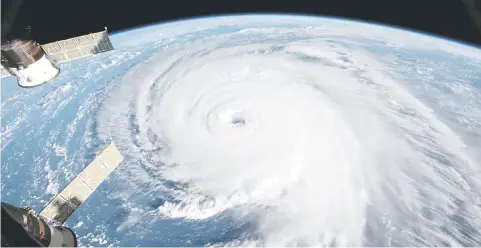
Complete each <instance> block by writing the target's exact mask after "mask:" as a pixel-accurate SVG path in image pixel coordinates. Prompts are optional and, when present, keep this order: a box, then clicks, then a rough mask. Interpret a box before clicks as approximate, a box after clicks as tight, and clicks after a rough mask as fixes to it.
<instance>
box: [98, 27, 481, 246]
mask: <svg viewBox="0 0 481 248" xmlns="http://www.w3.org/2000/svg"><path fill="white" fill-rule="evenodd" d="M346 30H347V31H346V32H350V33H349V34H352V35H356V37H360V36H361V35H365V33H363V32H366V31H363V32H361V31H356V30H357V29H355V28H354V29H347V28H346ZM373 30H374V31H371V33H370V36H369V37H381V36H382V32H377V31H376V29H373ZM341 33H342V32H341V31H338V32H337V33H336V29H329V28H327V27H325V26H323V25H319V26H309V27H303V28H297V27H289V26H286V27H270V28H265V27H263V28H245V29H241V30H239V31H233V32H227V33H214V34H208V35H203V36H202V37H200V38H197V39H191V40H183V41H179V42H172V44H171V45H169V46H165V47H163V48H162V49H161V50H160V51H159V52H157V53H155V54H153V55H152V56H151V57H150V58H149V59H146V60H144V61H142V62H140V63H138V64H137V65H136V66H134V67H133V68H131V69H130V70H129V71H128V72H127V73H126V74H125V75H124V76H123V78H122V81H121V82H120V84H119V85H118V86H117V87H116V88H115V89H114V90H113V92H112V93H111V94H110V96H109V99H108V100H107V101H106V102H105V104H104V107H103V108H102V110H101V112H100V113H99V116H98V118H99V121H98V123H99V130H100V133H101V134H102V135H103V137H104V138H105V139H107V138H108V137H112V138H113V140H114V141H115V142H116V144H118V146H119V147H121V148H122V150H123V151H125V153H126V161H127V162H126V165H125V167H126V169H124V171H123V172H122V173H121V175H120V177H122V178H123V180H125V181H126V182H129V183H131V184H132V185H141V184H142V185H149V187H151V188H156V189H159V190H160V191H161V192H162V194H164V195H165V196H163V197H165V199H166V200H165V201H164V202H163V203H162V204H161V205H160V206H158V208H157V212H158V217H159V218H185V219H193V220H200V219H208V218H211V217H214V216H216V215H218V214H221V213H225V212H228V213H229V215H231V217H232V218H235V219H239V220H240V219H249V220H250V222H252V223H251V225H252V229H251V230H249V232H251V234H248V235H245V236H244V238H243V239H239V240H237V241H232V242H230V243H219V244H218V245H266V246H292V245H300V246H306V245H308V246H312V245H381V246H384V245H386V246H387V245H403V246H411V245H412V246H417V245H475V244H480V243H481V234H480V231H479V230H481V209H480V203H479V192H481V191H480V190H481V187H480V183H479V180H478V179H476V178H475V177H473V176H472V175H470V174H469V173H470V172H472V171H475V170H476V168H479V166H480V163H479V157H476V156H475V155H473V154H475V153H476V152H477V151H479V150H473V149H479V143H478V144H477V145H478V146H477V147H475V148H472V147H474V146H471V148H470V149H471V150H469V149H466V144H465V142H464V140H463V139H462V137H461V136H460V135H458V134H457V133H456V132H457V131H456V130H453V129H452V128H451V127H450V126H449V125H447V124H445V123H444V121H443V119H442V118H440V117H439V116H438V114H439V113H438V112H435V111H433V110H432V109H431V108H430V107H429V106H427V105H426V104H425V103H424V102H423V101H421V100H420V99H418V97H417V96H416V95H415V94H414V93H413V92H412V90H410V89H409V88H408V87H407V86H406V85H407V83H408V82H404V81H403V80H404V79H403V77H402V75H398V74H397V72H395V71H393V69H392V67H391V66H390V65H387V64H385V59H389V56H390V55H389V54H385V55H379V54H375V53H374V52H373V51H369V50H367V49H362V47H361V46H359V45H356V44H357V43H356V42H359V41H357V40H351V39H350V38H349V37H348V36H342V35H340V34H341ZM395 34H396V33H395V32H394V31H393V35H395ZM386 36H387V35H386ZM346 37H347V38H346ZM395 37H401V35H398V36H395ZM404 38H405V37H404ZM374 39H375V38H373V40H374ZM406 39H407V38H406ZM430 39H431V38H430ZM432 39H434V38H432ZM394 40H395V39H394ZM442 42H444V41H442ZM420 43H422V42H420ZM418 45H419V46H422V44H418ZM393 46H395V45H393ZM453 47H454V46H453ZM454 50H455V48H453V51H454ZM460 50H461V49H460ZM478 61H479V58H478ZM472 90H474V88H473V89H472ZM474 121H477V123H480V122H481V120H480V119H474ZM167 185H170V186H167ZM172 185H175V186H172ZM132 190H133V191H135V190H134V189H132ZM160 191H159V192H160Z"/></svg>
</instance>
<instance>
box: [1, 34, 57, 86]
mask: <svg viewBox="0 0 481 248" xmlns="http://www.w3.org/2000/svg"><path fill="white" fill-rule="evenodd" d="M2 65H3V66H4V67H5V69H7V70H8V71H9V72H10V73H11V74H12V75H15V76H16V77H17V78H18V84H19V85H20V86H22V87H34V86H37V85H40V84H43V83H45V82H47V81H48V80H50V79H52V78H54V77H55V76H57V75H58V73H59V72H60V70H59V69H58V68H57V67H56V66H55V65H54V64H53V63H52V62H51V61H50V60H49V59H48V57H47V56H46V55H45V52H44V51H43V49H42V47H40V45H39V44H38V43H37V42H35V41H33V40H21V39H14V40H10V41H6V42H5V43H3V44H2Z"/></svg>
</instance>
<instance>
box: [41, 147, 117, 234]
mask: <svg viewBox="0 0 481 248" xmlns="http://www.w3.org/2000/svg"><path fill="white" fill-rule="evenodd" d="M122 159H123V158H122V155H121V154H120V152H119V151H118V150H117V148H116V147H115V145H114V143H111V144H110V145H108V146H107V148H105V149H104V150H103V151H102V152H101V153H100V154H99V155H97V156H96V158H95V159H94V160H93V161H92V162H91V163H90V164H89V165H88V166H87V167H85V169H84V170H83V171H82V172H80V174H79V175H78V176H77V177H75V178H74V179H73V180H72V181H71V182H70V183H69V184H68V185H67V186H66V187H65V188H64V189H63V190H62V191H61V192H60V193H59V194H58V195H57V196H55V197H54V198H53V200H52V201H51V202H50V203H49V204H48V205H47V206H46V207H45V208H44V209H43V210H42V211H41V212H40V217H42V218H44V219H46V220H48V221H52V222H54V223H56V224H60V225H61V224H63V223H64V222H65V221H66V220H67V219H68V217H70V215H72V213H73V212H74V211H75V210H76V209H77V208H78V207H79V206H80V204H82V203H83V202H84V201H85V200H87V198H88V197H89V196H90V195H91V194H92V193H93V192H94V191H95V189H97V187H98V186H99V185H100V184H101V183H102V182H103V181H104V180H105V179H106V178H107V177H108V176H109V174H110V173H111V172H112V171H113V170H115V168H117V166H118V165H119V164H120V162H121V161H122Z"/></svg>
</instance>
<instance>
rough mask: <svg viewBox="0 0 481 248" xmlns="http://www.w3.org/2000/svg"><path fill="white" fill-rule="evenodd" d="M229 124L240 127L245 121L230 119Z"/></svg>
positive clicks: (238, 118)
mask: <svg viewBox="0 0 481 248" xmlns="http://www.w3.org/2000/svg"><path fill="white" fill-rule="evenodd" d="M230 122H231V123H232V124H234V125H237V126H242V125H244V124H246V120H245V119H244V118H242V117H237V116H235V117H231V119H230Z"/></svg>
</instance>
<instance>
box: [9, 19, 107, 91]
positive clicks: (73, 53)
mask: <svg viewBox="0 0 481 248" xmlns="http://www.w3.org/2000/svg"><path fill="white" fill-rule="evenodd" d="M113 49H114V47H113V46H112V43H111V42H110V39H109V36H108V33H107V28H105V30H104V31H101V32H97V33H91V34H87V35H82V36H78V37H74V38H70V39H66V40H60V41H55V42H51V43H48V44H44V45H39V44H38V43H37V42H35V41H33V39H31V38H30V37H29V36H27V35H25V37H24V38H22V39H16V40H11V41H7V42H6V43H4V44H2V65H3V67H4V68H1V71H0V76H1V77H2V78H3V77H6V76H10V75H14V76H16V77H17V78H18V84H19V85H20V86H21V87H34V86H37V85H40V84H43V83H45V82H47V81H49V80H51V79H53V78H55V76H57V75H58V74H59V69H58V67H57V66H56V64H57V63H62V62H65V61H70V60H74V59H78V58H83V57H87V56H91V55H93V54H97V53H102V52H107V51H110V50H113Z"/></svg>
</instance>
